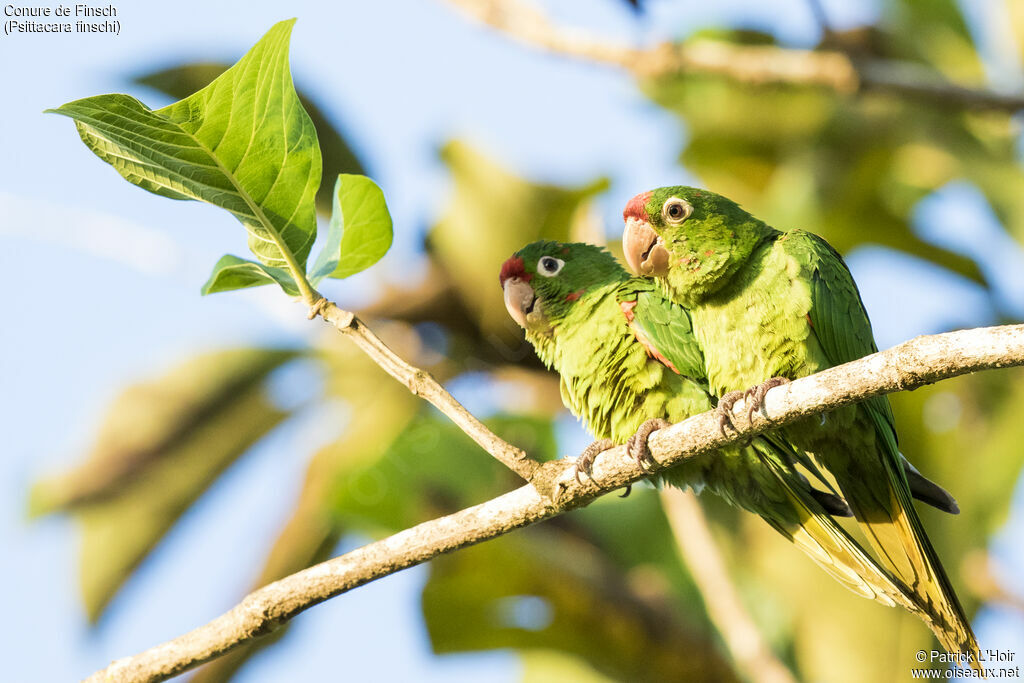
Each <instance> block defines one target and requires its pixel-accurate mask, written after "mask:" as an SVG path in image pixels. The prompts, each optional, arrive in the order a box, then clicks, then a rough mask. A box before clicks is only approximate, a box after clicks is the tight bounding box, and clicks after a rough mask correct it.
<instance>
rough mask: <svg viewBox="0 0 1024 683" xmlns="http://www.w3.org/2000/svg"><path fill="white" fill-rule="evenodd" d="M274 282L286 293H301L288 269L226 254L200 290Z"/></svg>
mask: <svg viewBox="0 0 1024 683" xmlns="http://www.w3.org/2000/svg"><path fill="white" fill-rule="evenodd" d="M274 282H276V283H277V284H278V285H280V286H281V289H283V290H284V291H285V293H286V294H289V295H291V296H298V295H299V289H298V286H296V284H295V279H294V278H293V277H292V276H291V273H289V272H288V271H287V270H284V269H283V268H274V267H272V266H265V265H263V264H262V263H256V262H255V261H248V260H246V259H242V258H238V257H237V256H232V255H231V254H225V255H224V256H221V258H220V260H219V261H217V263H216V265H214V266H213V272H212V273H211V274H210V279H209V280H207V281H206V283H205V284H204V285H203V287H202V289H201V290H200V292H201V293H202V294H214V293H216V292H227V291H231V290H234V289H244V288H246V287H259V286H260V285H266V284H271V283H274Z"/></svg>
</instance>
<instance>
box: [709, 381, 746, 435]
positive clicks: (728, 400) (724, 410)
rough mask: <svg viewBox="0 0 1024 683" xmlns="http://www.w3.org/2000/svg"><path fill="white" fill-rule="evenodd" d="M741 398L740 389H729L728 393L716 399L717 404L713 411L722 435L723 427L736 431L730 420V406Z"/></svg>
mask: <svg viewBox="0 0 1024 683" xmlns="http://www.w3.org/2000/svg"><path fill="white" fill-rule="evenodd" d="M741 398H743V392H742V391H730V392H729V393H727V394H725V395H724V396H722V398H720V399H718V406H717V407H716V408H715V413H716V414H717V415H718V431H720V432H722V436H725V435H726V434H725V428H726V427H729V429H731V430H733V431H734V432H735V431H738V430H737V429H736V425H735V424H733V421H732V407H733V406H734V405H736V401H738V400H740V399H741Z"/></svg>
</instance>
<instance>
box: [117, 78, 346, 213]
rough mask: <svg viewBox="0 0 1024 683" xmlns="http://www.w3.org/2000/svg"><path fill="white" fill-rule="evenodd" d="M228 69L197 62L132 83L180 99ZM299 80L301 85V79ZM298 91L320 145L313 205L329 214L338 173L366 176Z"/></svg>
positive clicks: (329, 119)
mask: <svg viewBox="0 0 1024 683" xmlns="http://www.w3.org/2000/svg"><path fill="white" fill-rule="evenodd" d="M229 66H230V65H228V64H218V63H214V62H196V63H192V64H183V65H181V66H175V67H171V68H168V69H161V70H159V71H153V72H149V73H145V74H140V75H138V76H136V77H135V78H134V79H133V80H134V81H135V82H136V83H140V84H142V85H147V86H149V87H151V88H156V89H157V90H159V91H161V92H163V93H166V94H168V95H170V96H172V97H176V98H178V99H181V98H184V97H187V96H188V95H190V94H192V93H194V92H195V91H197V90H201V89H202V88H205V87H206V86H207V85H208V84H209V83H210V82H211V81H212V80H213V79H215V78H217V76H220V75H221V74H222V73H224V72H225V71H227V69H228V68H229ZM299 80H300V84H299V85H300V86H301V80H302V79H301V78H300V79H299ZM297 92H298V95H299V101H300V102H301V103H302V108H303V109H305V110H306V113H308V114H309V118H310V119H311V120H312V121H313V127H314V128H315V129H316V137H317V139H318V140H319V142H320V153H321V154H322V155H323V177H322V179H321V181H320V190H319V191H318V192H317V195H316V205H317V209H318V210H319V211H320V212H321V213H324V214H328V213H330V211H331V205H332V203H333V201H334V196H333V195H334V193H333V189H334V179H335V177H336V176H337V174H338V173H355V174H360V175H365V174H366V169H365V168H364V167H363V164H362V163H361V162H360V161H359V159H358V158H357V157H356V155H355V152H353V151H352V148H351V147H349V145H348V143H347V142H345V138H344V137H343V136H342V134H341V132H340V130H339V129H338V128H337V127H335V125H334V124H333V123H332V120H333V119H335V116H328V115H327V114H325V113H324V112H323V111H322V110H321V109H320V107H318V106H317V105H316V103H315V102H313V100H312V99H311V98H310V97H309V95H308V94H307V93H305V92H304V91H303V89H302V88H301V87H298V88H297Z"/></svg>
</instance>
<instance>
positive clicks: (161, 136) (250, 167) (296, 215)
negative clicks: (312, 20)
mask: <svg viewBox="0 0 1024 683" xmlns="http://www.w3.org/2000/svg"><path fill="white" fill-rule="evenodd" d="M293 24H294V19H292V20H288V21H283V22H280V23H278V24H276V25H275V26H274V27H273V28H271V29H270V31H268V32H267V34H266V35H265V36H263V38H262V39H260V41H259V42H258V43H256V45H254V46H253V48H252V49H251V50H249V52H247V53H246V55H245V56H244V57H242V59H241V60H239V61H238V63H237V64H235V65H234V66H233V67H231V68H230V69H228V70H227V71H225V72H224V73H223V74H222V75H221V76H219V77H218V78H217V79H216V80H214V81H213V82H212V83H211V84H210V85H208V86H207V87H205V88H203V89H202V90H200V91H199V92H197V93H195V94H193V95H191V96H189V97H187V98H185V99H183V100H181V101H179V102H175V103H174V104H171V105H169V106H167V107H164V108H162V109H157V110H156V111H153V110H151V109H149V108H148V107H147V106H146V105H144V104H143V103H141V102H139V101H138V100H136V99H135V98H133V97H131V96H129V95H119V94H111V95H98V96H95V97H87V98H85V99H81V100H76V101H74V102H69V103H68V104H65V105H63V106H61V107H59V108H58V109H55V110H50V111H53V112H55V113H57V114H63V115H65V116H69V117H71V118H73V119H74V120H75V125H76V127H77V128H78V132H79V135H80V136H81V137H82V141H83V142H84V143H85V144H86V146H88V147H89V149H91V150H92V151H93V152H94V153H95V154H96V155H97V156H99V157H100V158H101V159H103V160H104V161H106V162H107V163H109V164H110V165H111V166H113V167H114V169H115V170H117V172H118V173H120V174H121V175H122V176H124V178H125V179H126V180H128V181H129V182H131V183H134V184H135V185H138V186H139V187H142V188H144V189H146V190H149V191H150V192H153V193H155V194H159V195H161V196H164V197H170V198H172V199H195V200H199V201H204V202H208V203H210V204H213V205H215V206H219V207H221V208H223V209H226V210H228V211H230V212H231V213H232V214H234V215H235V217H236V218H238V220H240V221H241V222H242V224H243V225H244V226H245V228H246V230H248V232H249V248H250V249H251V250H252V252H253V253H254V254H255V255H256V257H257V259H259V261H260V262H261V263H263V264H264V265H267V266H272V267H276V268H288V269H290V270H293V271H299V270H302V269H303V268H304V265H305V263H306V258H307V257H308V255H309V250H310V247H311V246H312V244H313V240H314V239H315V238H316V212H315V208H314V204H313V199H314V196H315V194H316V190H317V186H318V184H319V182H320V170H321V160H320V148H319V145H318V144H317V136H316V131H315V130H314V128H313V122H312V121H311V120H310V118H309V116H308V115H307V114H306V112H305V110H304V109H303V108H302V104H301V103H300V102H299V99H298V96H297V95H296V94H295V88H294V87H293V85H292V79H291V74H290V72H289V67H288V40H289V37H290V35H291V28H292V25H293Z"/></svg>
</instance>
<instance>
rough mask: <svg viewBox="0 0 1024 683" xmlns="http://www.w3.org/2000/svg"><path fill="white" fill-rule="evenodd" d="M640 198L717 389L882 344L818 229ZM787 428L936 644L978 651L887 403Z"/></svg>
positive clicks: (667, 192)
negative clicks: (910, 597)
mask: <svg viewBox="0 0 1024 683" xmlns="http://www.w3.org/2000/svg"><path fill="white" fill-rule="evenodd" d="M640 199H641V200H642V202H643V207H642V210H638V209H637V208H636V207H635V206H634V208H632V209H629V212H630V216H627V220H628V219H629V218H630V217H633V218H636V219H637V220H639V221H641V222H643V223H646V224H647V225H649V226H650V228H652V229H653V230H654V233H656V234H657V236H658V237H659V238H660V242H659V244H660V245H661V246H662V247H663V248H664V249H666V250H667V252H668V253H667V256H666V257H665V260H666V261H667V263H668V267H667V272H659V273H655V275H658V276H659V280H660V282H661V283H662V285H663V287H664V289H665V292H666V293H667V295H668V296H669V297H671V298H672V299H673V300H674V301H677V302H679V303H681V304H684V305H686V306H687V307H688V308H689V309H690V311H691V315H692V317H693V324H694V329H695V335H696V337H697V340H698V342H699V345H700V347H701V349H703V352H704V356H705V367H706V371H707V378H708V383H709V386H710V390H711V392H712V393H714V394H715V395H718V396H722V395H724V394H725V393H727V392H729V391H735V390H744V389H747V388H748V387H751V386H754V385H757V384H759V383H761V382H764V381H766V380H768V379H769V378H772V377H785V378H790V379H795V378H798V377H803V376H806V375H810V374H812V373H815V372H817V371H819V370H823V369H825V368H829V367H832V366H835V365H840V364H842V363H845V362H848V361H851V360H854V359H856V358H860V357H863V356H865V355H868V354H870V353H873V352H875V351H876V350H877V349H876V347H875V343H874V339H873V335H872V332H871V324H870V322H869V321H868V317H867V314H866V312H865V310H864V307H863V304H862V302H861V299H860V295H859V293H858V292H857V287H856V285H855V284H854V281H853V278H852V277H851V275H850V273H849V271H848V270H847V268H846V265H845V263H843V260H842V258H841V257H840V255H839V254H838V253H837V252H836V251H835V250H834V249H832V247H830V246H829V245H828V244H827V243H826V242H825V241H824V240H823V239H821V238H820V237H818V236H816V235H813V234H811V233H807V232H803V231H800V230H794V231H791V232H785V233H784V232H779V231H777V230H774V229H773V228H771V227H769V226H768V225H766V224H765V223H763V222H761V221H759V220H757V219H756V218H754V217H753V216H751V215H750V214H748V213H747V212H745V211H743V210H742V209H741V208H740V207H739V206H737V205H736V204H735V203H733V202H731V201H729V200H728V199H725V198H724V197H721V196H719V195H716V194H714V193H710V192H707V191H705V190H699V189H695V188H689V187H671V188H662V189H660V190H655V191H653V192H651V193H649V194H646V195H642V196H641V197H640ZM678 200H683V201H684V202H685V203H686V204H687V205H688V206H685V207H684V209H685V210H683V211H680V210H675V211H674V213H675V214H676V216H672V215H670V214H669V213H668V212H667V211H666V207H667V206H669V205H670V204H677V203H678ZM633 214H639V215H638V216H637V215H633ZM680 216H682V219H681V220H680V219H679V217H680ZM634 227H635V226H634ZM784 434H785V436H786V438H787V439H788V440H789V441H790V442H791V443H794V444H795V445H796V446H798V447H799V448H800V449H804V450H806V451H809V452H811V453H813V454H814V457H815V458H816V460H817V461H818V462H819V464H820V465H821V466H823V467H824V468H826V469H828V470H829V471H830V472H831V474H832V475H833V476H834V477H835V479H836V481H837V483H838V484H839V487H840V489H841V491H842V494H843V496H844V497H845V498H846V500H847V502H848V503H849V505H850V507H851V509H852V510H853V512H854V514H855V516H856V517H857V520H858V522H860V524H861V528H863V529H864V531H865V533H866V534H867V536H868V538H869V540H870V541H871V544H872V546H873V547H874V548H875V550H876V552H877V553H878V556H879V558H880V559H881V561H882V563H883V566H885V567H887V568H888V569H889V570H890V571H891V572H893V573H894V575H895V577H897V578H898V579H899V580H900V581H901V582H902V583H904V584H906V585H908V586H910V587H912V589H913V592H914V601H915V603H916V605H917V608H916V609H915V610H914V611H916V612H918V613H919V614H921V615H922V617H923V618H924V619H925V621H926V622H927V623H928V624H929V626H931V627H932V630H933V631H934V632H935V633H936V635H937V636H938V638H939V640H940V641H941V642H942V644H943V646H944V647H945V648H946V649H947V650H950V651H954V652H970V653H973V654H975V655H977V653H978V646H977V643H976V641H975V638H974V634H973V633H972V632H971V628H970V625H969V623H968V622H967V618H966V616H965V615H964V612H963V608H962V607H961V606H960V603H959V601H958V599H957V597H956V594H955V593H954V591H953V589H952V586H951V585H950V582H949V579H948V578H947V576H946V574H945V571H944V570H943V568H942V565H941V563H940V562H939V559H938V557H937V555H936V553H935V551H934V549H933V548H932V546H931V543H930V542H929V541H928V537H927V536H926V534H925V532H924V528H923V526H922V525H921V522H920V520H919V518H918V516H917V513H916V511H915V510H914V506H913V503H912V500H911V491H910V488H909V486H908V481H907V477H906V476H905V474H904V469H903V465H902V460H901V456H900V454H899V451H898V448H897V441H896V430H895V423H894V420H893V415H892V410H891V408H890V406H889V401H888V399H887V398H886V397H884V396H879V397H875V398H871V399H868V400H867V401H864V402H863V403H860V404H858V405H855V406H848V407H844V408H841V409H838V410H835V411H833V412H831V413H829V414H828V415H827V416H826V417H825V419H824V421H822V420H819V419H818V418H810V419H807V420H803V421H801V422H798V423H796V424H794V425H792V426H791V427H788V428H786V429H785V430H784ZM953 506H954V507H955V503H954V504H953Z"/></svg>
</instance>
